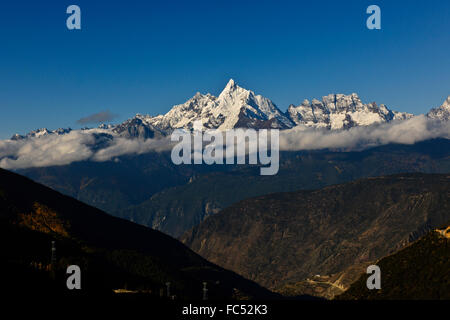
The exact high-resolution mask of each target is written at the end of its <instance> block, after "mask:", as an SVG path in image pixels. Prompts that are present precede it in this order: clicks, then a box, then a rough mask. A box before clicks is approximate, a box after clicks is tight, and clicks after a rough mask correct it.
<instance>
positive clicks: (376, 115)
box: [287, 93, 413, 129]
mask: <svg viewBox="0 0 450 320" xmlns="http://www.w3.org/2000/svg"><path fill="white" fill-rule="evenodd" d="M287 113H288V114H289V117H290V118H291V119H292V121H293V122H295V124H297V125H305V126H308V127H315V128H327V129H348V128H351V127H355V126H367V125H371V124H374V123H380V122H389V121H391V120H397V119H398V120H404V119H408V118H411V117H412V116H413V115H412V114H410V113H401V112H396V111H391V110H389V109H388V108H387V107H386V106H385V105H384V104H381V105H380V106H377V104H376V103H375V102H372V103H368V104H363V103H362V102H361V99H360V98H359V96H358V95H357V94H356V93H352V94H351V95H344V94H329V95H327V96H325V97H323V98H322V101H319V100H317V99H313V100H312V102H309V101H308V100H304V101H303V102H302V104H300V105H299V106H294V105H290V106H289V108H288V111H287Z"/></svg>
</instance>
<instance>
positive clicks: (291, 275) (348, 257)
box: [182, 174, 450, 297]
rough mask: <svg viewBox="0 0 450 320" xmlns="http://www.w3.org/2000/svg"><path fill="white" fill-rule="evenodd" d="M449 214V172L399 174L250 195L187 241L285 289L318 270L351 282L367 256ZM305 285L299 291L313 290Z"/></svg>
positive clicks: (410, 237)
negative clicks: (323, 186) (313, 188)
mask: <svg viewBox="0 0 450 320" xmlns="http://www.w3.org/2000/svg"><path fill="white" fill-rule="evenodd" d="M449 219H450V176H449V175H446V174H442V175H438V174H430V175H427V174H400V175H393V176H386V177H378V178H368V179H362V180H358V181H354V182H350V183H346V184H342V185H335V186H330V187H326V188H323V189H320V190H315V191H299V192H292V193H279V194H272V195H267V196H263V197H258V198H252V199H247V200H244V201H241V202H239V203H237V204H235V205H233V206H231V207H229V208H227V209H225V210H223V211H222V212H220V213H218V214H216V215H214V216H211V217H209V218H208V219H206V220H205V221H204V222H203V223H201V224H200V225H199V226H197V227H195V228H194V229H192V230H191V231H190V232H188V233H186V234H185V235H184V236H183V237H182V241H183V242H184V243H185V244H187V245H188V246H189V247H190V248H192V249H193V250H194V251H196V252H197V253H199V254H200V255H202V256H203V257H205V258H207V259H208V260H210V261H212V262H214V263H217V264H219V265H220V266H222V267H225V268H228V269H231V270H233V271H236V272H237V273H239V274H241V275H243V276H245V277H247V278H249V279H252V280H254V281H256V282H258V283H260V284H262V285H264V286H266V287H268V288H272V289H277V288H278V289H280V290H281V291H286V290H287V289H286V285H289V284H295V283H299V282H302V285H305V284H307V283H308V282H305V280H306V279H308V278H309V279H312V280H314V276H315V275H318V274H320V275H335V276H332V277H331V278H329V279H327V278H323V277H321V278H319V279H318V280H320V282H322V283H323V282H325V284H324V285H327V284H326V282H330V283H333V285H334V286H340V285H342V286H343V287H344V288H346V287H348V285H349V284H350V283H352V282H353V281H354V280H356V278H357V277H358V276H359V275H360V273H361V270H363V269H362V268H363V267H364V266H365V265H366V264H368V263H370V262H373V261H376V260H378V259H380V258H382V257H384V256H386V255H388V254H390V253H393V252H395V251H397V250H399V249H400V248H402V247H403V246H404V245H406V244H407V243H409V242H410V241H412V240H416V239H417V238H418V237H420V236H421V235H423V234H424V233H425V232H426V231H428V230H430V229H431V228H434V227H437V226H439V225H441V224H442V223H445V222H446V221H448V220H449ZM306 287H308V286H306ZM291 289H292V288H291ZM304 290H305V291H303V292H302V291H301V290H300V292H299V291H298V290H297V291H296V292H295V294H299V293H306V292H308V293H310V294H311V293H314V292H313V291H314V290H311V288H306V289H304ZM294 291H295V290H294ZM325 291H326V290H325ZM337 293H339V292H334V293H333V294H331V296H328V297H332V296H333V295H334V294H337ZM328 294H329V292H324V293H320V292H319V293H318V295H322V296H327V295H328Z"/></svg>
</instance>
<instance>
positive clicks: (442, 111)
mask: <svg viewBox="0 0 450 320" xmlns="http://www.w3.org/2000/svg"><path fill="white" fill-rule="evenodd" d="M427 116H428V118H430V119H435V120H441V121H449V120H450V96H448V97H447V100H445V101H444V103H443V104H442V105H441V106H440V107H437V108H433V109H431V110H430V112H428V113H427Z"/></svg>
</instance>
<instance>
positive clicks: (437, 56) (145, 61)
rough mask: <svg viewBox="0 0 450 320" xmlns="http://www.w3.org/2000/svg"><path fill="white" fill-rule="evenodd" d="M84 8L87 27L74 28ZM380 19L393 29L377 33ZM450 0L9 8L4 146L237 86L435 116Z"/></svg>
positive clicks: (3, 72) (0, 12)
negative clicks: (355, 100) (72, 10)
mask: <svg viewBox="0 0 450 320" xmlns="http://www.w3.org/2000/svg"><path fill="white" fill-rule="evenodd" d="M70 4H77V5H79V6H80V8H81V12H82V30H79V31H69V30H68V29H67V28H66V18H67V16H68V15H67V14H66V8H67V6H69V5H70ZM371 4H377V5H378V6H380V8H381V16H382V22H381V24H382V25H381V26H382V30H368V29H367V28H366V19H367V17H368V15H367V14H366V13H365V11H366V8H367V7H368V6H369V5H371ZM449 53H450V1H447V0H442V1H438V0H428V1H401V0H390V1H379V0H376V1H375V0H371V1H364V0H355V1H351V0H345V1H336V0H333V1H322V0H318V1H264V0H258V1H245V0H240V1H234V0H227V1H222V0H214V1H212V0H209V1H193V0H191V1H167V0H166V1H137V0H127V1H122V0H115V1H96V0H89V1H82V0H71V1H63V0H58V1H45V0H44V1H20V0H16V1H8V3H6V1H2V3H1V4H0V115H1V118H0V138H1V139H4V138H9V137H10V136H11V135H12V134H13V133H16V132H18V133H26V132H28V131H30V130H33V129H36V128H41V127H48V128H49V129H56V128H58V127H72V128H77V127H79V125H77V123H76V121H77V120H78V119H80V118H83V117H86V116H89V115H90V114H93V113H97V112H100V111H104V110H110V111H111V112H112V113H114V114H117V115H118V118H117V119H116V120H115V121H116V122H118V121H121V120H124V119H126V118H129V117H132V116H133V115H134V114H136V113H144V114H158V113H165V112H167V111H168V110H169V109H170V107H171V106H172V105H174V104H178V103H182V102H184V101H186V100H187V99H188V98H190V97H191V96H193V95H194V94H195V93H196V92H197V91H200V92H203V93H206V92H210V93H212V94H218V93H219V92H220V91H221V89H222V88H223V87H224V86H225V84H226V82H227V81H228V79H229V78H233V79H235V80H236V82H237V83H238V84H239V85H241V86H243V87H246V88H248V89H252V90H254V91H255V92H256V93H259V94H262V95H264V96H266V97H268V98H270V99H272V100H273V101H274V102H275V103H276V104H277V105H278V106H279V107H280V109H282V110H283V111H284V110H286V108H287V106H288V105H289V104H291V103H294V104H299V103H300V102H301V101H302V100H303V99H304V98H308V99H311V98H320V97H322V96H323V95H326V94H328V93H347V94H348V93H351V92H357V93H358V94H359V95H360V97H361V98H362V100H363V101H366V102H371V101H376V102H378V103H385V104H387V105H388V106H389V107H391V108H392V109H395V110H399V111H408V112H413V113H424V112H427V111H428V109H430V108H431V107H434V106H438V105H440V104H441V103H442V102H443V101H444V99H445V98H446V97H447V96H448V95H450V77H449V75H450V54H449Z"/></svg>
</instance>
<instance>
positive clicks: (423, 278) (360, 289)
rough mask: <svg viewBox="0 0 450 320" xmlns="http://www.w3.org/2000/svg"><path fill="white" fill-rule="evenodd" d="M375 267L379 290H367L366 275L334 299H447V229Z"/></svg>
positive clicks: (449, 272)
mask: <svg viewBox="0 0 450 320" xmlns="http://www.w3.org/2000/svg"><path fill="white" fill-rule="evenodd" d="M447 226H450V224H447ZM376 264H377V265H378V266H379V267H380V270H381V289H380V290H368V289H367V285H366V281H367V277H368V275H367V274H363V275H361V277H360V278H359V279H358V281H356V282H355V283H353V284H352V285H351V286H350V288H349V289H348V290H347V291H346V292H345V293H343V294H342V295H340V296H338V297H337V299H339V300H348V299H383V300H386V299H394V300H397V299H421V300H423V299H446V300H450V229H448V233H447V235H446V236H445V235H443V234H440V233H439V232H438V231H431V232H430V233H428V234H427V235H426V236H424V237H423V238H421V239H420V240H418V241H416V242H414V243H413V244H412V245H410V246H408V247H407V248H405V249H403V250H400V251H399V252H397V253H395V254H393V255H391V256H388V257H385V258H383V259H381V260H380V261H378V262H377V263H376Z"/></svg>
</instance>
